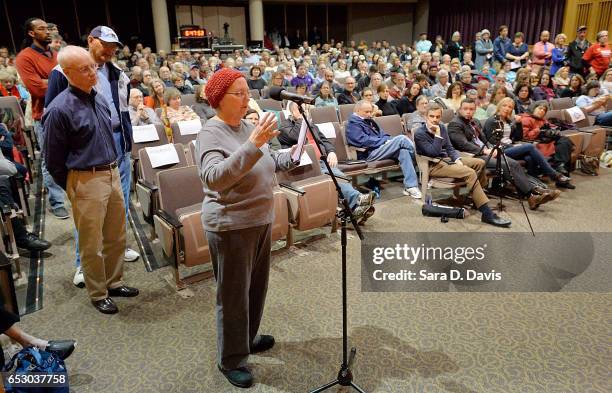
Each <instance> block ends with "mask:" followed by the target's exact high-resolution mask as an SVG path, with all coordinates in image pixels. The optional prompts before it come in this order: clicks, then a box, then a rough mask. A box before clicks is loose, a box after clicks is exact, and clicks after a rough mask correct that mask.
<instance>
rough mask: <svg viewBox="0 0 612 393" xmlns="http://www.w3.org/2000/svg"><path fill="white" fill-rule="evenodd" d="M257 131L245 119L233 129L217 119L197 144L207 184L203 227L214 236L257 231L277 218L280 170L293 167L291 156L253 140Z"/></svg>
mask: <svg viewBox="0 0 612 393" xmlns="http://www.w3.org/2000/svg"><path fill="white" fill-rule="evenodd" d="M254 128H255V127H254V126H253V125H252V124H251V123H250V122H248V121H246V120H242V121H241V123H240V126H239V127H235V128H234V127H230V126H229V125H227V124H226V123H224V122H223V121H221V120H217V119H216V118H214V119H211V120H209V121H208V122H206V125H205V126H204V128H203V129H202V131H200V133H199V134H198V139H197V142H196V151H197V153H196V157H197V163H196V164H197V165H198V169H199V172H200V178H201V179H202V182H203V183H204V202H203V203H202V224H203V225H204V229H205V230H207V231H211V232H222V231H230V230H236V229H244V228H250V227H256V226H261V225H266V224H270V223H272V221H273V220H274V209H273V205H274V200H273V196H272V189H273V187H274V172H275V171H276V170H287V169H291V168H292V167H293V164H292V162H291V156H290V154H289V153H288V152H287V153H278V152H275V151H272V150H270V149H269V148H268V145H267V144H264V145H263V146H262V147H261V148H260V149H259V148H257V147H256V146H255V145H254V144H253V143H252V142H250V141H249V136H250V135H251V132H252V131H253V129H254Z"/></svg>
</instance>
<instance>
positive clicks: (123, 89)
mask: <svg viewBox="0 0 612 393" xmlns="http://www.w3.org/2000/svg"><path fill="white" fill-rule="evenodd" d="M104 66H105V67H108V76H109V77H108V78H109V82H110V85H111V91H112V94H113V104H114V105H115V109H116V110H117V113H118V114H119V119H120V120H121V134H122V135H123V138H122V147H123V148H124V151H125V152H129V151H132V122H131V121H130V111H129V106H128V97H129V96H130V78H128V77H127V75H125V73H124V72H123V71H122V70H121V69H120V68H118V67H117V66H116V65H114V64H113V63H111V62H108V63H106V64H104ZM67 87H68V79H66V76H65V75H64V72H63V71H62V68H61V67H60V65H59V64H58V65H57V66H55V68H53V71H51V74H50V75H49V85H48V88H47V94H46V95H45V108H48V107H49V105H50V104H51V102H52V101H53V100H54V99H55V97H57V95H58V94H60V93H61V92H62V91H64V90H65V89H66V88H67Z"/></svg>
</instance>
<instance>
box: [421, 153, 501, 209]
mask: <svg viewBox="0 0 612 393" xmlns="http://www.w3.org/2000/svg"><path fill="white" fill-rule="evenodd" d="M461 162H462V163H463V165H459V164H452V165H449V164H447V163H446V162H444V161H440V162H439V163H437V164H435V165H433V166H432V167H431V168H429V176H431V177H451V178H453V179H461V180H463V181H465V182H467V188H468V190H472V199H473V200H474V203H475V204H476V207H477V208H478V207H480V206H482V205H484V204H485V203H487V202H489V198H487V196H486V195H485V193H484V191H483V190H482V187H485V186H486V185H487V173H486V171H481V169H482V168H483V167H484V165H485V162H484V161H483V160H481V159H480V158H472V157H461ZM478 173H480V177H478ZM476 180H479V181H480V182H479V183H478V182H476ZM472 187H474V188H473V189H472Z"/></svg>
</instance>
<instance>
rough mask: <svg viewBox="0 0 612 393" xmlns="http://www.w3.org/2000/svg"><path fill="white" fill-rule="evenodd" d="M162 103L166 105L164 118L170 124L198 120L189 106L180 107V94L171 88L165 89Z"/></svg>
mask: <svg viewBox="0 0 612 393" xmlns="http://www.w3.org/2000/svg"><path fill="white" fill-rule="evenodd" d="M164 102H165V103H166V118H167V119H168V123H170V124H174V123H176V122H179V121H185V120H195V119H199V118H200V117H199V116H198V115H197V114H196V113H195V112H194V111H193V110H192V109H191V108H190V107H189V106H187V105H181V92H180V91H178V90H177V89H175V88H173V87H170V88H168V89H166V92H165V93H164Z"/></svg>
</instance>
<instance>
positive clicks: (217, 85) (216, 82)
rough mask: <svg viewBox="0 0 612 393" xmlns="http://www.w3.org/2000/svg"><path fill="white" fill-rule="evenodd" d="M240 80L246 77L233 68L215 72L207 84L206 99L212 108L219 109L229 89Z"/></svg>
mask: <svg viewBox="0 0 612 393" xmlns="http://www.w3.org/2000/svg"><path fill="white" fill-rule="evenodd" d="M238 78H244V75H242V73H241V72H240V71H236V70H234V69H231V68H222V69H220V70H219V71H217V72H215V73H214V74H213V76H212V77H211V78H210V79H209V80H208V83H206V99H207V100H208V102H209V103H210V106H212V107H213V108H216V107H218V106H219V102H221V100H222V99H223V97H224V96H225V92H227V89H228V88H229V87H230V86H231V85H232V83H234V81H235V80H236V79H238Z"/></svg>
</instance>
